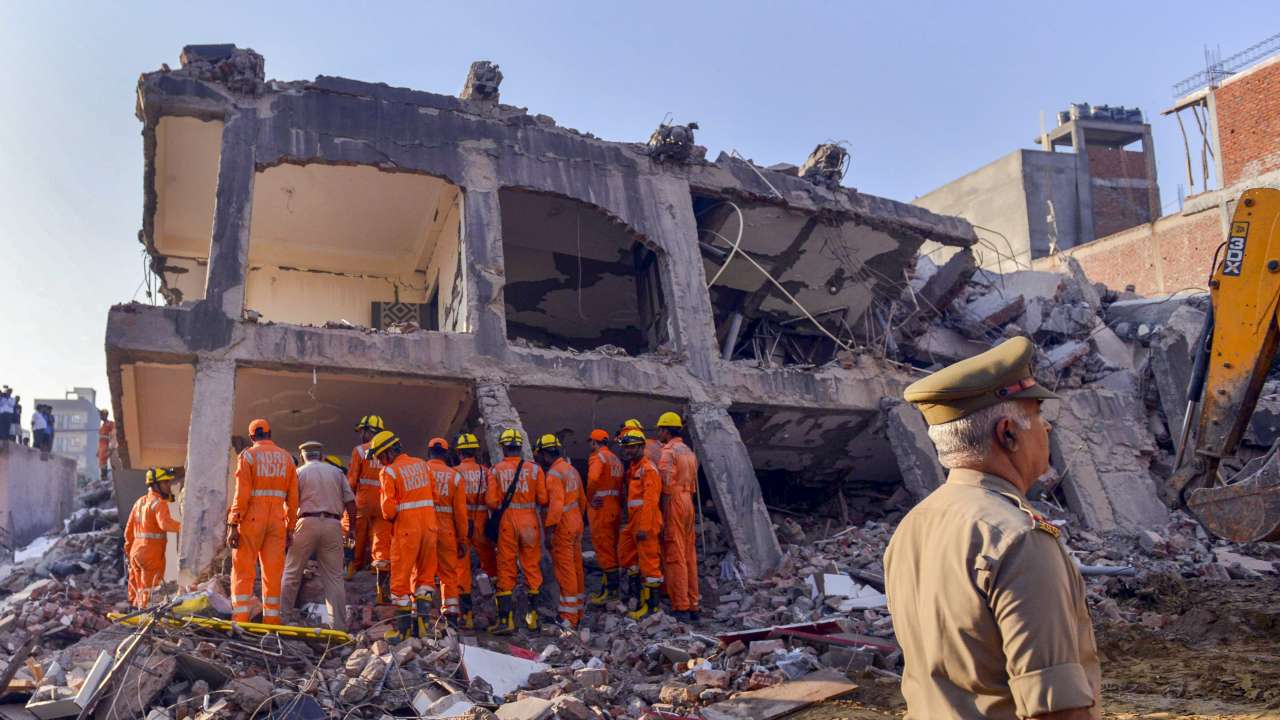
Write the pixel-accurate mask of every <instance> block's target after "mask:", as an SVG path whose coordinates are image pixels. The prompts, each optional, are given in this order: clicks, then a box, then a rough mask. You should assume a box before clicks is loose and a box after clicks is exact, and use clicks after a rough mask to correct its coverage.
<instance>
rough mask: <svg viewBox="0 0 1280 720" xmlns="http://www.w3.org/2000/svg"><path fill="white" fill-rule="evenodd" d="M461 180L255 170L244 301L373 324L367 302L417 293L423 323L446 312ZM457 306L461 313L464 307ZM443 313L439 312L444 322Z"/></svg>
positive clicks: (287, 312)
mask: <svg viewBox="0 0 1280 720" xmlns="http://www.w3.org/2000/svg"><path fill="white" fill-rule="evenodd" d="M461 203H462V193H461V190H460V189H459V188H458V187H457V186H455V185H453V184H451V183H449V182H447V181H445V180H443V179H440V178H436V177H433V176H429V175H422V174H415V173H400V172H387V171H383V170H380V169H378V168H374V167H370V166H349V165H326V164H319V163H312V164H307V165H293V164H285V165H279V166H274V167H270V168H267V169H265V170H261V171H259V173H258V175H257V177H256V178H255V181H254V192H253V213H252V220H251V221H250V240H249V266H250V271H249V276H248V278H247V280H246V287H245V306H246V308H249V309H252V310H256V311H257V312H259V313H261V314H262V316H263V318H264V319H266V320H268V321H275V322H290V323H303V324H313V325H320V324H323V323H325V322H326V321H331V320H333V321H337V320H346V321H348V322H351V323H354V324H356V325H361V326H373V325H374V324H375V323H374V321H373V317H372V303H374V302H393V301H395V300H396V288H397V287H398V288H399V301H400V302H403V303H425V302H428V301H429V300H430V299H431V298H432V296H433V295H437V293H439V297H438V299H439V300H440V301H441V302H437V303H436V316H435V318H434V320H433V321H432V322H424V325H427V326H434V327H449V328H451V329H453V330H454V331H458V330H459V328H465V322H459V321H458V319H457V317H456V313H457V309H456V307H454V308H452V309H453V311H454V313H455V316H454V317H446V314H447V313H448V312H449V311H450V309H451V308H450V306H449V303H454V304H455V305H457V303H456V298H455V294H456V293H458V292H459V288H458V284H457V282H456V280H457V274H458V267H459V265H460V263H461V262H462V257H461V254H462V253H463V250H462V248H461ZM464 314H465V313H464ZM446 320H448V321H449V322H446Z"/></svg>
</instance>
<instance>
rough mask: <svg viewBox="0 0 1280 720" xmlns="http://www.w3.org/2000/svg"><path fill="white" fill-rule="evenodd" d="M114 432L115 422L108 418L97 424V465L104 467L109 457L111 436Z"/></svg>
mask: <svg viewBox="0 0 1280 720" xmlns="http://www.w3.org/2000/svg"><path fill="white" fill-rule="evenodd" d="M115 432H116V424H115V423H114V422H111V421H110V420H103V421H102V424H101V425H99V426H98V467H100V468H102V467H106V466H107V460H108V459H109V458H110V457H111V436H112V435H114V434H115Z"/></svg>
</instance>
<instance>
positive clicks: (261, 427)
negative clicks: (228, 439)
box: [249, 418, 271, 437]
mask: <svg viewBox="0 0 1280 720" xmlns="http://www.w3.org/2000/svg"><path fill="white" fill-rule="evenodd" d="M258 431H262V432H264V433H269V432H271V423H269V422H267V421H266V420H264V419H262V418H258V419H257V420H254V421H253V422H251V423H249V437H254V436H255V435H257V434H258Z"/></svg>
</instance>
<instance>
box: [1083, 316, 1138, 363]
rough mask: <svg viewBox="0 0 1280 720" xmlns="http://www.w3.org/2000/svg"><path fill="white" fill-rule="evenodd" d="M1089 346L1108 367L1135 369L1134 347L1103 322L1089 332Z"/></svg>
mask: <svg viewBox="0 0 1280 720" xmlns="http://www.w3.org/2000/svg"><path fill="white" fill-rule="evenodd" d="M1089 346H1090V347H1092V348H1093V351H1094V352H1095V353H1097V355H1098V357H1100V358H1102V359H1103V360H1104V361H1105V362H1106V363H1107V366H1108V367H1113V368H1116V369H1117V370H1133V349H1132V348H1131V347H1129V344H1128V343H1126V342H1125V341H1123V340H1121V339H1120V336H1118V335H1116V333H1115V331H1114V330H1112V329H1111V328H1109V327H1107V326H1106V325H1102V324H1101V323H1100V324H1099V325H1098V326H1097V327H1095V328H1094V329H1093V330H1092V331H1090V333H1089Z"/></svg>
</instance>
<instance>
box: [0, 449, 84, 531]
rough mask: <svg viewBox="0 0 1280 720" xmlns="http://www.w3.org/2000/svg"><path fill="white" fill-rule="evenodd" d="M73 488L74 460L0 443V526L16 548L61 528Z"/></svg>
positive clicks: (71, 498)
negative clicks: (6, 532)
mask: <svg viewBox="0 0 1280 720" xmlns="http://www.w3.org/2000/svg"><path fill="white" fill-rule="evenodd" d="M75 490H76V461H75V460H73V459H71V458H67V457H62V456H61V455H54V454H52V453H47V452H41V451H39V450H36V449H34V448H30V447H26V446H24V445H18V444H17V443H13V442H0V527H3V528H4V529H5V530H7V531H8V535H9V536H10V537H11V540H10V542H12V543H13V546H14V547H15V548H19V547H22V546H24V545H26V544H27V543H30V542H31V541H32V540H34V539H36V538H38V537H40V536H41V535H43V534H45V533H47V532H49V531H51V530H61V529H62V521H63V520H66V519H67V517H68V516H70V515H71V510H72V509H73V505H74V503H75ZM4 535H5V533H0V537H3V536H4Z"/></svg>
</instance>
